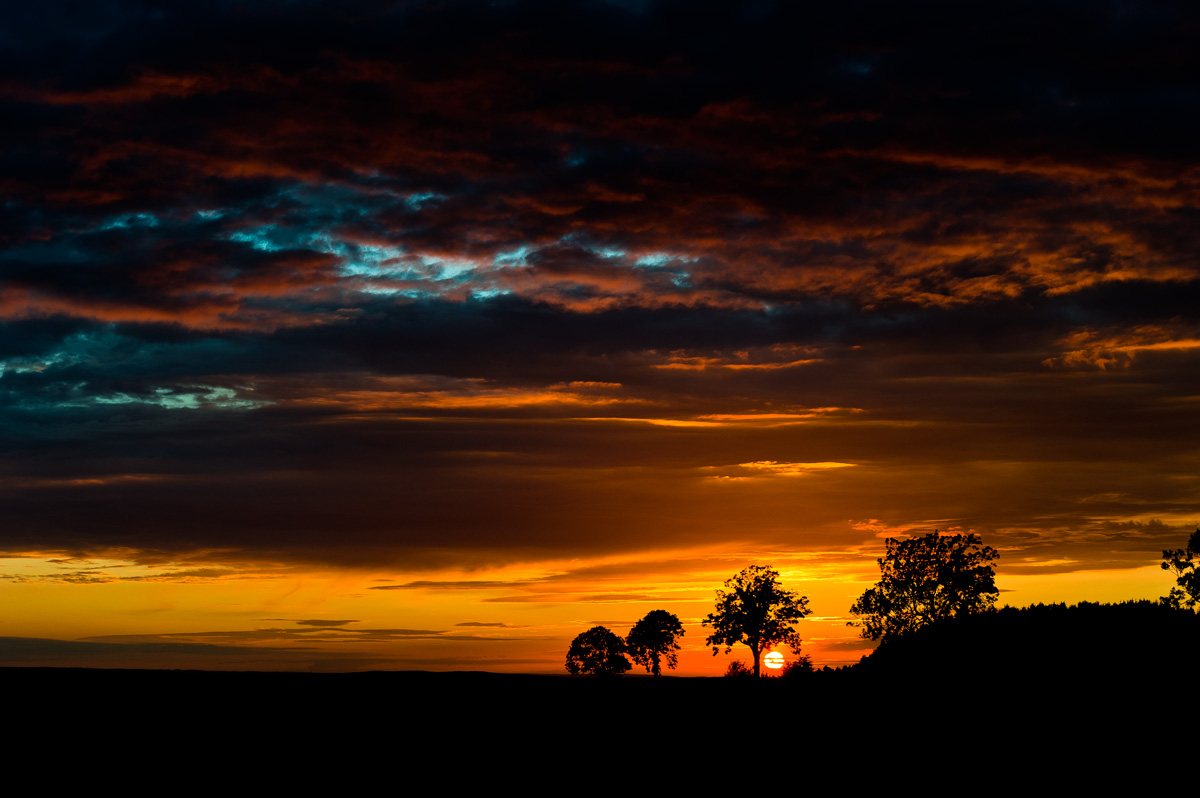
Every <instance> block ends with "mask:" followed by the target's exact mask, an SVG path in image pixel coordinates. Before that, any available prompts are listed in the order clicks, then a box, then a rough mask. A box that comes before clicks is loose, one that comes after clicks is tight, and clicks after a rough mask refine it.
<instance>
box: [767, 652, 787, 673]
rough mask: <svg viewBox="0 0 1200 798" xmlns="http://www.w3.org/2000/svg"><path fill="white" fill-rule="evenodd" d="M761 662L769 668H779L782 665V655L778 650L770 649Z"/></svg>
mask: <svg viewBox="0 0 1200 798" xmlns="http://www.w3.org/2000/svg"><path fill="white" fill-rule="evenodd" d="M763 664H764V665H766V666H767V667H768V668H770V669H771V670H779V669H780V668H782V667H783V655H782V654H780V653H779V652H778V651H772V652H771V653H770V654H767V655H766V656H765V657H763Z"/></svg>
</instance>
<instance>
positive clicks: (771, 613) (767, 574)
mask: <svg viewBox="0 0 1200 798" xmlns="http://www.w3.org/2000/svg"><path fill="white" fill-rule="evenodd" d="M725 587H726V589H725V590H718V591H717V607H716V610H715V611H714V612H712V613H711V614H709V615H708V616H706V617H705V619H704V625H705V626H711V627H712V628H713V633H712V634H711V635H709V636H708V638H707V639H706V640H705V641H704V643H705V645H709V646H712V647H713V655H714V656H716V654H717V652H718V651H719V650H720V649H721V646H724V647H725V653H726V654H728V653H729V652H730V651H732V650H733V646H735V645H737V644H738V643H741V644H743V645H746V646H748V647H749V648H750V651H751V653H753V654H754V675H755V676H756V677H757V676H761V675H762V661H761V658H762V652H763V651H764V650H766V649H768V648H770V647H771V646H773V645H775V644H776V643H791V642H793V641H796V640H798V636H797V635H796V630H795V629H794V628H792V624H794V623H795V622H796V621H798V620H800V619H801V618H803V617H804V616H805V615H808V614H809V613H810V612H811V610H809V609H808V598H807V597H805V596H801V595H799V594H797V593H794V592H792V591H790V590H784V589H783V588H782V587H781V586H780V584H779V572H778V571H776V570H775V569H773V568H771V567H769V566H766V565H751V566H749V567H747V568H745V569H743V570H742V571H740V572H739V573H737V574H735V575H734V576H733V577H732V578H731V579H729V580H727V581H726V582H725Z"/></svg>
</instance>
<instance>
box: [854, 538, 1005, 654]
mask: <svg viewBox="0 0 1200 798" xmlns="http://www.w3.org/2000/svg"><path fill="white" fill-rule="evenodd" d="M999 556H1000V555H999V553H998V552H997V551H996V550H995V549H993V548H991V547H990V546H983V545H982V541H980V539H979V536H978V535H974V534H970V535H939V534H938V533H937V532H936V531H935V532H933V533H931V534H929V535H925V536H924V537H919V538H910V539H909V540H896V539H895V538H888V539H887V553H886V554H885V555H884V556H883V557H882V558H880V559H879V560H878V563H879V570H880V573H881V575H880V579H879V581H878V582H876V583H875V587H873V588H871V589H869V590H867V591H866V592H865V593H863V594H862V595H861V596H860V597H859V599H858V601H856V602H855V603H854V606H852V607H851V608H850V612H851V614H853V615H856V616H858V620H855V621H850V623H849V625H850V626H861V627H862V636H863V637H864V638H866V639H868V640H879V641H880V642H881V643H886V642H888V641H889V640H891V639H894V638H896V637H899V636H900V635H903V634H905V633H907V632H911V631H913V630H914V629H919V628H921V627H923V626H928V625H929V624H932V623H936V622H937V621H940V620H943V619H945V618H953V617H956V616H959V615H970V614H972V613H977V612H985V611H988V610H991V609H994V608H995V604H996V599H997V598H998V597H999V595H1000V594H999V591H997V590H996V570H995V567H994V566H993V565H992V561H993V560H995V559H996V558H997V557H999Z"/></svg>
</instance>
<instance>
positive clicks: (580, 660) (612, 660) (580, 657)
mask: <svg viewBox="0 0 1200 798" xmlns="http://www.w3.org/2000/svg"><path fill="white" fill-rule="evenodd" d="M632 667H633V666H632V665H630V664H629V660H628V659H626V658H625V641H624V640H622V639H621V637H620V635H616V634H613V633H612V632H610V631H609V630H608V629H605V628H604V627H603V626H593V627H592V628H591V629H588V630H587V631H586V632H582V633H580V634H579V635H578V636H577V637H576V638H575V639H574V640H572V641H571V648H570V650H568V651H567V671H568V672H569V673H570V674H571V675H572V676H577V675H579V674H581V673H582V674H586V675H589V676H620V675H621V674H622V673H624V672H625V671H627V670H629V669H630V668H632Z"/></svg>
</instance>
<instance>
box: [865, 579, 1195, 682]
mask: <svg viewBox="0 0 1200 798" xmlns="http://www.w3.org/2000/svg"><path fill="white" fill-rule="evenodd" d="M1198 662H1200V614H1197V613H1194V612H1191V611H1189V610H1180V609H1175V608H1172V607H1169V606H1166V605H1164V604H1161V603H1158V602H1152V601H1127V602H1122V603H1119V604H1097V603H1092V602H1081V603H1079V604H1075V605H1067V604H1035V605H1033V606H1029V607H1004V608H1002V609H1000V610H997V611H996V612H989V613H981V614H977V615H967V616H963V617H959V618H952V619H949V620H946V621H942V622H939V623H937V624H934V625H932V626H928V627H925V628H923V629H919V630H917V631H915V632H913V633H911V634H908V635H905V636H903V637H900V638H897V639H896V640H894V641H891V642H889V643H886V644H884V645H881V646H880V647H879V648H878V649H876V651H875V652H874V653H873V654H871V655H870V656H869V657H867V658H865V659H864V660H863V661H862V662H860V663H859V664H858V665H856V666H854V668H853V670H854V671H855V676H856V681H857V680H858V679H865V680H872V681H873V680H877V679H880V678H886V679H895V678H904V677H914V676H919V675H921V674H928V673H930V672H942V673H953V672H958V673H970V674H971V675H972V676H973V678H975V679H976V680H979V681H984V682H987V683H990V684H992V685H994V686H995V687H996V688H997V689H1000V688H1003V689H1004V690H1006V691H1029V690H1035V691H1050V692H1058V693H1067V694H1083V693H1088V692H1091V691H1094V690H1097V689H1103V690H1105V692H1106V693H1108V694H1110V695H1111V694H1128V695H1137V694H1141V693H1142V692H1143V691H1145V690H1149V689H1153V688H1154V686H1156V685H1157V686H1163V687H1168V686H1172V685H1178V684H1181V683H1186V682H1187V681H1190V680H1191V679H1192V678H1194V674H1195V672H1196V667H1197V663H1198Z"/></svg>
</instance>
